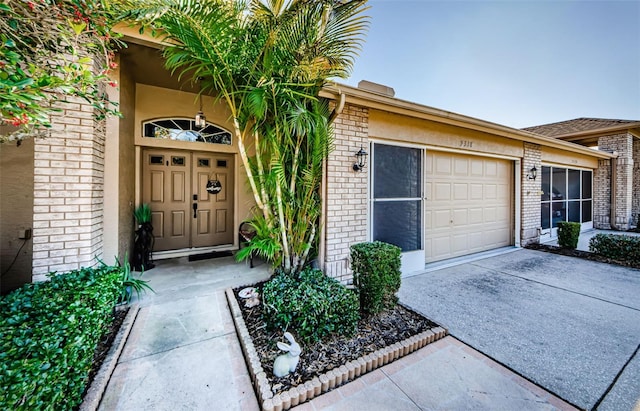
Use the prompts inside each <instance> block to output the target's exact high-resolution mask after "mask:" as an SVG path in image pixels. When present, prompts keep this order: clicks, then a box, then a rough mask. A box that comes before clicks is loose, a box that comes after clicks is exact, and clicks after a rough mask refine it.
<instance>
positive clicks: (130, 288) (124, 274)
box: [117, 255, 155, 304]
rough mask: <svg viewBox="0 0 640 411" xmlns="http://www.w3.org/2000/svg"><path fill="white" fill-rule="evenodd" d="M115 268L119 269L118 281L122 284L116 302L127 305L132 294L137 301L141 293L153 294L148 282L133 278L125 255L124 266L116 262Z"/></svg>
mask: <svg viewBox="0 0 640 411" xmlns="http://www.w3.org/2000/svg"><path fill="white" fill-rule="evenodd" d="M117 267H118V268H120V281H121V283H122V287H121V289H120V297H119V299H118V302H120V303H127V304H129V303H130V302H131V297H133V293H134V292H135V293H136V297H137V298H138V300H139V299H140V294H142V293H143V292H147V291H151V292H155V291H153V288H151V286H150V285H149V282H148V281H146V280H143V279H142V278H136V277H134V276H133V274H132V273H131V265H130V264H129V260H128V258H127V256H126V255H125V257H124V264H122V263H121V262H120V261H119V260H118V265H117ZM142 274H144V272H142V273H140V277H142Z"/></svg>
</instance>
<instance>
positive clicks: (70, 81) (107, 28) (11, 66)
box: [0, 0, 121, 143]
mask: <svg viewBox="0 0 640 411" xmlns="http://www.w3.org/2000/svg"><path fill="white" fill-rule="evenodd" d="M111 3H112V2H108V1H106V0H11V1H7V0H4V1H0V125H4V124H11V125H13V126H15V127H18V130H17V131H15V132H14V133H11V134H10V135H9V136H3V137H0V143H1V142H4V141H8V140H13V139H18V140H19V139H21V138H23V137H25V136H28V135H34V134H42V127H45V128H46V127H50V126H51V124H50V122H49V114H51V113H52V111H53V110H55V108H54V107H55V105H56V102H58V101H65V100H66V99H68V98H81V99H83V100H84V101H87V102H88V103H89V104H91V105H93V107H94V109H95V110H94V114H95V117H96V119H98V120H100V119H102V118H104V116H106V115H108V114H116V113H117V111H116V110H115V106H114V105H113V104H112V103H110V102H109V100H108V98H107V96H106V93H105V87H106V85H107V84H108V83H109V79H108V76H107V73H108V71H109V69H112V68H115V67H116V63H115V62H114V54H113V52H112V50H113V48H114V47H115V46H117V44H121V43H118V42H115V43H114V39H115V37H117V36H116V35H115V34H114V33H113V32H112V31H111V23H112V21H113V11H112V10H111V8H110V6H109V4H111ZM112 85H113V86H115V83H112ZM58 111H59V110H58Z"/></svg>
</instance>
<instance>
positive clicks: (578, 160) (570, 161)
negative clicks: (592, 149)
mask: <svg viewBox="0 0 640 411" xmlns="http://www.w3.org/2000/svg"><path fill="white" fill-rule="evenodd" d="M541 152H542V162H543V163H544V164H545V165H559V166H562V167H569V168H571V167H582V168H590V169H596V168H598V159H597V158H595V157H589V156H586V155H583V154H578V153H570V152H567V151H564V150H561V149H557V148H551V147H541Z"/></svg>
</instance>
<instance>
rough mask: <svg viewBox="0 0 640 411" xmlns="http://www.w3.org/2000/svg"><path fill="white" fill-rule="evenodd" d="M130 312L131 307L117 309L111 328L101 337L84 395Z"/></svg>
mask: <svg viewBox="0 0 640 411" xmlns="http://www.w3.org/2000/svg"><path fill="white" fill-rule="evenodd" d="M128 312H129V307H126V308H124V309H119V310H116V311H115V315H114V318H113V321H112V322H111V324H110V325H109V329H108V330H107V331H106V332H105V333H104V335H103V336H102V338H100V341H99V342H98V346H97V347H96V351H95V353H94V354H93V364H92V365H91V370H90V371H89V381H88V382H87V386H86V387H85V389H84V394H83V396H84V395H86V394H87V390H89V387H91V383H92V382H93V379H94V378H95V376H96V374H97V373H98V371H99V370H100V367H101V366H102V363H103V362H104V359H105V358H106V357H107V354H108V353H109V350H110V349H111V345H113V340H114V339H115V338H116V335H118V331H120V327H121V326H122V323H123V322H124V319H125V318H126V317H127V313H128Z"/></svg>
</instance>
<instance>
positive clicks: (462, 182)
mask: <svg viewBox="0 0 640 411" xmlns="http://www.w3.org/2000/svg"><path fill="white" fill-rule="evenodd" d="M121 30H122V31H123V33H124V34H125V35H126V37H125V40H126V41H127V42H128V43H129V47H128V48H127V49H125V50H123V51H122V52H121V53H120V54H119V56H118V63H119V66H118V69H117V70H114V72H113V74H112V76H113V80H115V81H117V82H118V84H119V87H117V88H111V89H109V90H108V91H109V94H110V96H111V98H112V100H114V101H117V102H118V103H119V105H120V111H121V112H122V114H123V116H122V118H110V119H108V120H106V121H103V122H96V121H94V120H93V118H92V108H91V107H90V106H89V105H87V104H85V103H84V102H82V101H69V102H67V103H63V104H61V108H62V109H63V111H62V112H61V113H60V114H59V115H57V116H56V117H55V118H53V119H52V123H53V129H52V133H51V136H50V137H49V138H46V139H35V140H30V141H25V142H24V143H23V144H22V145H21V146H20V147H16V146H8V145H5V146H1V147H0V176H1V177H0V178H1V181H0V182H1V184H2V197H1V200H0V222H1V224H2V229H1V230H0V232H1V236H0V241H1V244H2V247H1V259H0V268H1V270H2V273H3V277H2V283H1V284H2V290H3V292H6V291H8V290H10V289H12V288H15V287H17V286H19V285H20V284H23V283H25V282H29V281H40V280H43V279H46V274H47V273H49V272H51V271H58V272H63V271H67V270H71V269H75V268H79V267H81V266H89V265H92V264H94V263H95V261H96V257H97V258H100V259H101V260H103V261H105V262H107V263H113V262H114V261H115V258H116V257H118V256H119V257H120V258H122V257H123V256H125V255H129V256H131V253H132V246H133V239H134V230H135V223H134V219H133V210H134V208H135V207H136V206H137V205H139V204H141V203H145V202H146V203H150V204H151V208H152V211H153V226H154V234H155V236H156V242H155V248H154V258H156V259H161V258H170V257H177V256H184V255H189V254H193V253H201V252H206V251H210V250H235V249H237V248H238V246H239V243H238V236H237V230H238V226H239V225H240V223H241V222H242V221H244V220H246V219H248V218H250V217H251V215H252V208H253V206H254V203H253V195H252V194H251V192H250V189H249V187H248V185H247V184H246V173H245V171H244V169H243V165H242V162H241V160H240V158H239V154H238V147H237V142H236V141H234V137H233V136H232V133H230V132H229V130H231V129H232V125H231V124H230V121H229V113H228V112H227V110H226V108H225V107H224V106H222V105H214V102H213V98H211V97H208V96H205V97H204V98H203V101H202V107H203V111H204V114H205V116H206V119H207V125H206V127H205V128H203V129H199V128H197V127H195V126H194V115H195V114H196V112H197V111H198V110H199V109H200V102H199V101H198V99H197V91H198V90H197V89H194V87H193V86H192V85H190V84H184V83H180V82H179V81H178V80H177V79H176V78H175V77H174V76H172V75H171V74H170V73H169V72H168V71H166V70H165V69H164V68H163V61H162V58H161V55H160V47H161V46H160V45H159V44H158V43H157V42H156V41H155V40H154V39H152V38H149V37H145V36H142V35H140V34H138V33H137V31H135V30H133V29H130V28H126V27H124V28H122V29H121ZM322 96H323V97H326V98H329V99H331V100H333V101H334V104H335V107H336V110H337V112H339V113H340V114H339V115H338V117H337V118H336V120H335V122H334V137H335V149H334V151H333V152H332V153H331V154H330V156H329V158H328V159H327V162H326V171H325V174H324V180H323V188H322V197H323V199H324V203H323V207H324V213H323V221H322V233H321V238H320V249H319V256H318V261H319V264H320V266H321V267H322V268H323V269H324V270H325V272H326V273H327V274H328V275H330V276H332V277H335V278H337V279H339V280H341V281H343V282H349V281H350V280H351V271H350V269H349V246H350V245H352V244H354V243H358V242H362V241H369V240H382V241H387V242H391V243H394V244H397V245H399V246H400V247H401V248H402V249H403V254H402V255H403V257H402V258H403V272H411V271H416V270H419V269H422V268H424V266H425V263H429V262H434V261H441V260H445V259H448V258H453V257H459V256H463V255H467V254H472V253H476V252H480V251H486V250H491V249H495V248H500V247H505V246H516V247H517V246H524V245H526V244H529V243H531V242H537V241H539V240H540V238H541V237H544V236H553V235H554V226H555V225H556V224H557V222H558V221H561V220H571V221H579V222H580V223H581V224H582V226H583V229H589V228H592V227H597V228H610V227H615V228H620V229H628V228H630V227H631V225H632V224H633V222H634V221H636V220H634V218H636V219H637V214H638V208H639V207H638V205H639V204H638V197H637V193H638V192H639V191H640V190H638V184H639V182H640V178H639V177H638V167H637V166H635V168H634V161H635V164H639V163H638V160H637V158H638V153H639V149H638V136H639V135H640V122H635V121H631V122H616V121H612V122H611V123H606V122H605V123H606V124H605V123H599V124H600V126H602V127H600V129H597V128H580V127H578V128H572V129H566V130H565V131H566V132H562V131H557V130H560V127H555V126H554V125H547V126H541V128H531V129H527V130H517V129H513V128H510V127H506V126H502V125H499V124H494V123H490V122H486V121H483V120H479V119H475V118H471V117H467V116H464V115H459V114H455V113H450V112H446V111H443V110H439V109H436V108H432V107H427V106H423V105H419V104H415V103H412V102H408V101H403V100H400V99H397V98H395V97H394V96H393V91H392V89H390V88H388V87H385V86H380V85H376V84H374V83H368V82H362V83H361V85H360V86H359V87H351V86H344V85H331V86H327V87H326V88H325V89H324V90H323V92H322ZM569 123H571V122H569ZM598 130H600V131H598ZM0 132H2V131H1V130H0ZM594 139H596V140H597V145H598V146H599V148H600V149H599V150H594V149H591V148H589V146H590V145H592V143H594V142H595V141H596V140H594ZM361 148H362V149H364V150H365V151H366V152H367V153H368V159H367V163H366V165H365V167H364V168H363V170H361V171H354V168H353V163H354V161H355V160H356V157H355V153H356V152H358V151H359V150H360V149H361ZM211 180H215V181H216V182H217V183H218V184H219V185H220V187H219V192H217V193H215V194H212V193H210V192H208V191H207V190H206V185H207V183H208V182H209V181H211ZM634 184H635V185H634ZM634 187H635V189H634ZM612 193H613V196H612ZM634 193H635V194H634ZM610 197H611V198H613V199H614V200H615V201H614V200H612V199H610ZM612 210H614V211H613V212H612ZM612 222H613V223H612ZM13 260H15V261H13Z"/></svg>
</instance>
